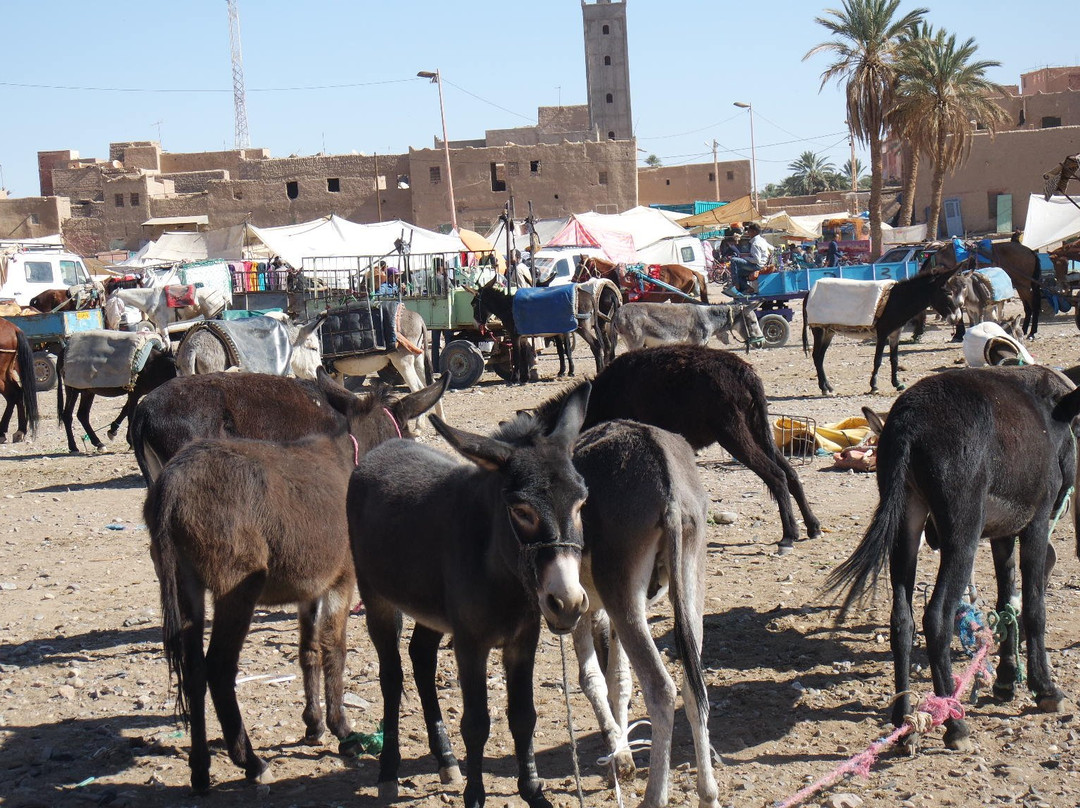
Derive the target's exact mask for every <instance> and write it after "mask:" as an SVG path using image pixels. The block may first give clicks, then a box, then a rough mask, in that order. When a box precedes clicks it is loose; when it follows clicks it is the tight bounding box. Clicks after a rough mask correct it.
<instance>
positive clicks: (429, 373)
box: [419, 320, 435, 384]
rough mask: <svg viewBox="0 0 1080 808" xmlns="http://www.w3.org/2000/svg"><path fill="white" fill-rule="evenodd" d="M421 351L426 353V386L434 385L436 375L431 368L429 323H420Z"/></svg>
mask: <svg viewBox="0 0 1080 808" xmlns="http://www.w3.org/2000/svg"><path fill="white" fill-rule="evenodd" d="M419 347H420V350H422V351H423V352H424V384H434V382H435V373H434V370H433V369H432V367H431V338H430V336H429V334H428V327H427V323H425V322H424V321H422V320H421V321H420V346H419Z"/></svg>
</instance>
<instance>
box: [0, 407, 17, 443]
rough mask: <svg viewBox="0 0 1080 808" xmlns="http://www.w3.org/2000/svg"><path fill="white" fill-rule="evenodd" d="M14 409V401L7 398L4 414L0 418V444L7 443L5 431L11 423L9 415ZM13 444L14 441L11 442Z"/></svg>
mask: <svg viewBox="0 0 1080 808" xmlns="http://www.w3.org/2000/svg"><path fill="white" fill-rule="evenodd" d="M14 409H15V399H14V398H8V399H7V406H5V407H4V414H3V416H0V443H7V431H8V424H9V423H11V413H12V411H13V410H14ZM12 442H13V443H14V442H15V441H14V440H12Z"/></svg>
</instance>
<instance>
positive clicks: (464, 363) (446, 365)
mask: <svg viewBox="0 0 1080 808" xmlns="http://www.w3.org/2000/svg"><path fill="white" fill-rule="evenodd" d="M439 372H440V373H449V374H450V386H451V387H452V388H454V389H455V390H464V389H465V388H466V387H472V386H473V385H474V384H476V383H477V382H478V381H479V380H480V377H481V376H483V375H484V355H483V354H482V353H480V349H479V348H477V347H476V346H475V345H473V344H472V343H471V342H469V341H468V340H464V339H456V340H454V341H453V342H448V343H447V344H446V345H445V346H444V347H443V349H442V353H440V354H439Z"/></svg>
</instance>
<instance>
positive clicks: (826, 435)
mask: <svg viewBox="0 0 1080 808" xmlns="http://www.w3.org/2000/svg"><path fill="white" fill-rule="evenodd" d="M869 434H870V425H869V424H867V423H866V419H865V418H863V417H862V416H859V415H856V416H852V417H851V418H845V419H844V420H843V421H838V422H837V423H835V424H823V425H820V426H818V427H817V429H811V428H810V426H809V425H808V424H806V423H804V422H803V421H796V420H794V419H792V418H777V419H776V421H775V422H773V439H774V440H775V441H776V445H777V446H779V447H780V448H781V449H789V448H790V447H791V445H792V444H795V445H796V446H808V445H809V444H811V443H812V444H813V445H814V448H815V449H824V450H825V451H827V452H839V451H840V450H841V449H846V448H847V447H848V446H858V445H859V444H860V443H862V442H863V441H864V440H865V439H866V436H867V435H869Z"/></svg>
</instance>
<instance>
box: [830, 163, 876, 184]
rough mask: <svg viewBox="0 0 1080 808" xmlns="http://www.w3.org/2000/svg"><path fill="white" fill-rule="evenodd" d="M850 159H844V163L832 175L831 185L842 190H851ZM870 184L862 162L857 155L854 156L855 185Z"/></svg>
mask: <svg viewBox="0 0 1080 808" xmlns="http://www.w3.org/2000/svg"><path fill="white" fill-rule="evenodd" d="M851 173H852V172H851V160H850V159H848V160H845V161H844V164H843V165H842V166H841V167H840V171H838V172H837V173H836V174H835V175H834V177H833V187H835V188H839V189H840V190H842V191H850V190H851ZM869 184H870V178H869V177H868V176H866V167H865V166H864V165H863V164H862V160H860V159H859V158H858V157H856V158H855V187H856V188H857V189H858V188H863V187H864V186H868V185H869Z"/></svg>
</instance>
